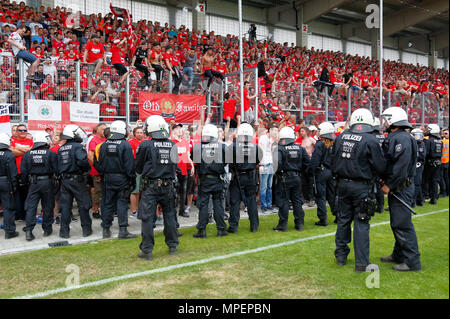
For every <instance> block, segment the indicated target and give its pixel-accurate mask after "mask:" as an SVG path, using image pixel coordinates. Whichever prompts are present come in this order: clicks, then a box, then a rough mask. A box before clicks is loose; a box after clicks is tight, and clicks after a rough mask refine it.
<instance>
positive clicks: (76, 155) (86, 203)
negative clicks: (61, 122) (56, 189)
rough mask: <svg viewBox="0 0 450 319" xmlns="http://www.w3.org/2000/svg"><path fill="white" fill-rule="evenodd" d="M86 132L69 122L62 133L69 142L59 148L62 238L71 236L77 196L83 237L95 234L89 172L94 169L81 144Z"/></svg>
mask: <svg viewBox="0 0 450 319" xmlns="http://www.w3.org/2000/svg"><path fill="white" fill-rule="evenodd" d="M85 137H86V133H85V132H84V131H83V130H82V129H81V128H80V127H79V126H77V125H73V124H69V125H67V126H66V127H65V128H64V130H63V134H62V139H63V140H66V143H65V144H64V145H63V146H61V147H60V148H59V150H58V173H59V176H60V178H61V197H60V200H59V203H60V208H61V227H60V230H59V237H61V238H70V228H69V224H70V221H71V215H72V204H73V198H74V197H75V199H76V201H77V204H78V211H79V213H80V220H81V228H82V230H83V237H88V236H90V235H92V219H91V217H90V216H89V210H90V209H91V207H92V202H91V197H90V194H89V187H88V185H87V175H88V173H89V172H90V170H91V166H90V164H89V161H88V158H87V153H86V150H85V149H84V148H83V145H82V144H81V143H82V141H83V138H85Z"/></svg>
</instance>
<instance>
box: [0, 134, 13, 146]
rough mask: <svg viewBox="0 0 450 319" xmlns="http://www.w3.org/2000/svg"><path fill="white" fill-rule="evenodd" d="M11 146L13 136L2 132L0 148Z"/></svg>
mask: <svg viewBox="0 0 450 319" xmlns="http://www.w3.org/2000/svg"><path fill="white" fill-rule="evenodd" d="M10 147H11V138H10V137H9V136H8V135H7V134H5V133H0V150H2V149H7V148H10Z"/></svg>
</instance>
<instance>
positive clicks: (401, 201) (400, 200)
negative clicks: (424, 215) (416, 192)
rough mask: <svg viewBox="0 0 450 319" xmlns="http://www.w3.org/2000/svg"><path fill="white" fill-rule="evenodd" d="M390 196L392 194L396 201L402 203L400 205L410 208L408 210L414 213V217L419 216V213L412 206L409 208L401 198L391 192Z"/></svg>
mask: <svg viewBox="0 0 450 319" xmlns="http://www.w3.org/2000/svg"><path fill="white" fill-rule="evenodd" d="M389 194H391V195H392V196H393V197H394V198H395V199H396V200H398V201H399V202H400V204H402V205H403V206H405V207H406V208H408V210H409V211H410V212H411V213H413V214H414V215H417V213H416V212H415V211H414V209H412V207H411V206H409V205H408V204H407V203H406V202H405V201H404V200H403V199H401V198H400V197H398V196H397V195H396V194H395V193H393V192H390V193H389Z"/></svg>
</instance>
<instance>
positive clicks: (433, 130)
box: [427, 124, 441, 138]
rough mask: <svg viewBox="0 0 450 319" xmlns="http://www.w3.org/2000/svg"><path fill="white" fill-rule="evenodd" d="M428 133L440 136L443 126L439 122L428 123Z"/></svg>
mask: <svg viewBox="0 0 450 319" xmlns="http://www.w3.org/2000/svg"><path fill="white" fill-rule="evenodd" d="M427 130H428V134H429V135H433V136H435V137H437V138H440V133H441V128H440V127H439V125H437V124H428V126H427Z"/></svg>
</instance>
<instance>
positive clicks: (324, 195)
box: [316, 169, 335, 220]
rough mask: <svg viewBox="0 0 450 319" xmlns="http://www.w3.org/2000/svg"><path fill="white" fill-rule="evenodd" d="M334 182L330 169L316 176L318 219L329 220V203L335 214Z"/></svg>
mask: <svg viewBox="0 0 450 319" xmlns="http://www.w3.org/2000/svg"><path fill="white" fill-rule="evenodd" d="M334 187H335V185H334V180H333V177H332V175H331V171H330V170H329V169H325V170H323V171H321V172H320V173H318V174H317V175H316V188H317V195H316V204H317V217H319V219H320V220H327V201H328V204H329V205H330V209H331V211H332V212H334Z"/></svg>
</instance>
